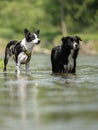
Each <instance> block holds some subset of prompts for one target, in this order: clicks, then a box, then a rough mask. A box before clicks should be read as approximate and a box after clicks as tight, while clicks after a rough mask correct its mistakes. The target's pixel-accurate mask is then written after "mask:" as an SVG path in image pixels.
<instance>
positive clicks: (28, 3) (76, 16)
mask: <svg viewBox="0 0 98 130" xmlns="http://www.w3.org/2000/svg"><path fill="white" fill-rule="evenodd" d="M62 8H63V9H62ZM62 14H63V15H62ZM62 17H63V18H62ZM62 22H63V24H65V27H66V28H65V29H66V31H65V32H67V34H76V33H77V34H82V33H83V34H85V33H86V34H89V36H92V35H90V34H93V33H94V35H97V34H98V0H74V1H73V0H21V1H20V0H17V1H16V0H3V1H0V38H4V39H8V40H11V39H16V37H18V38H19V40H20V39H22V38H23V30H24V28H28V29H29V30H30V31H32V32H33V31H35V30H36V29H38V28H39V29H40V30H41V39H42V41H43V43H45V47H48V46H49V45H48V44H50V43H52V42H53V41H54V39H56V37H57V38H58V37H59V36H62V33H63V32H62V30H64V29H62V28H63V26H62ZM95 33H96V34H95ZM63 34H64V33H63ZM83 34H82V35H83ZM65 35H66V34H65ZM82 37H84V39H85V40H88V37H85V35H83V36H82ZM89 38H91V37H89ZM91 39H92V38H91ZM97 39H98V38H97ZM43 46H44V45H43Z"/></svg>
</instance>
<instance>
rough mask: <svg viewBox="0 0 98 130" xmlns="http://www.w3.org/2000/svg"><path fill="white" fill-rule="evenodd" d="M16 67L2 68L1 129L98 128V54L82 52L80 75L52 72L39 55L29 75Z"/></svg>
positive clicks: (48, 64) (48, 59) (0, 92)
mask: <svg viewBox="0 0 98 130" xmlns="http://www.w3.org/2000/svg"><path fill="white" fill-rule="evenodd" d="M14 69H15V67H14V64H13V63H12V61H10V63H9V65H8V71H7V73H6V75H4V74H3V73H2V68H0V84H1V85H0V130H20V129H24V130H33V129H34V130H54V129H56V130H73V129H74V130H98V56H85V55H79V57H78V63H77V75H61V76H60V75H58V76H55V75H51V64H50V57H49V56H46V55H37V54H34V55H33V56H32V62H31V74H30V75H26V74H25V73H24V66H22V68H21V70H22V72H21V75H20V76H16V74H15V73H14Z"/></svg>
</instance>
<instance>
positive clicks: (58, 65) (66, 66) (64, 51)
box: [51, 36, 82, 74]
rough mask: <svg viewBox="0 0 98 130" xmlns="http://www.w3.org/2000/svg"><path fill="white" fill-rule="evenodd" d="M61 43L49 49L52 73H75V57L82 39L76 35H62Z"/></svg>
mask: <svg viewBox="0 0 98 130" xmlns="http://www.w3.org/2000/svg"><path fill="white" fill-rule="evenodd" d="M61 40H62V45H61V46H56V47H54V48H53V49H52V51H51V63H52V72H53V73H73V74H75V73H76V59H77V56H78V51H79V48H80V45H79V42H80V41H82V40H81V38H80V37H78V36H67V37H63V38H62V39H61Z"/></svg>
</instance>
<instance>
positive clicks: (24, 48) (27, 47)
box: [3, 29, 40, 74]
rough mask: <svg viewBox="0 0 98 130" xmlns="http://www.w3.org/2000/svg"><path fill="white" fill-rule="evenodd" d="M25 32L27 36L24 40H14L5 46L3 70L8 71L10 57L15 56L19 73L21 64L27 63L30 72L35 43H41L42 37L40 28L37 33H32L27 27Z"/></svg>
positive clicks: (27, 69)
mask: <svg viewBox="0 0 98 130" xmlns="http://www.w3.org/2000/svg"><path fill="white" fill-rule="evenodd" d="M24 33H25V38H24V39H23V40H22V41H20V42H18V41H16V40H14V41H10V42H9V43H8V44H7V46H6V48H5V57H4V69H3V71H6V66H7V64H8V60H9V57H11V56H13V59H14V61H15V63H16V72H17V74H19V73H20V65H21V64H26V73H28V71H29V64H30V59H31V52H32V49H33V48H34V46H35V45H38V44H39V43H40V39H39V30H37V31H36V32H35V33H31V32H30V31H29V30H28V29H25V30H24Z"/></svg>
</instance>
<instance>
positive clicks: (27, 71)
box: [26, 63, 30, 74]
mask: <svg viewBox="0 0 98 130" xmlns="http://www.w3.org/2000/svg"><path fill="white" fill-rule="evenodd" d="M29 67H30V63H27V64H26V74H29Z"/></svg>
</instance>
